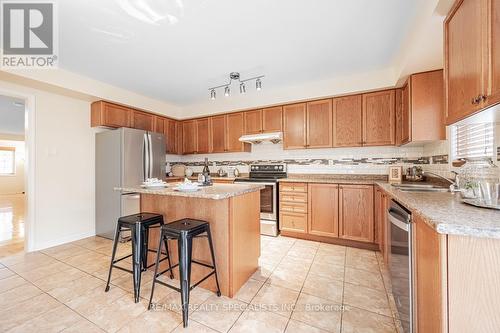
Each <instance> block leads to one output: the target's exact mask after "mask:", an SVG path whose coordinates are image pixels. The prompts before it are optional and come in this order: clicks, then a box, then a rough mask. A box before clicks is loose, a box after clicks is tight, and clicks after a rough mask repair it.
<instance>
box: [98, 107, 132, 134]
mask: <svg viewBox="0 0 500 333" xmlns="http://www.w3.org/2000/svg"><path fill="white" fill-rule="evenodd" d="M131 124H132V109H130V108H127V107H124V106H120V105H116V104H112V103H108V102H105V101H98V102H94V103H92V105H91V107H90V125H91V127H97V126H104V127H112V128H119V127H131Z"/></svg>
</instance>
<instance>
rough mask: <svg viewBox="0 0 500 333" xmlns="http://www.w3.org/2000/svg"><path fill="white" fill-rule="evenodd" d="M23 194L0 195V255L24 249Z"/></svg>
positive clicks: (11, 253)
mask: <svg viewBox="0 0 500 333" xmlns="http://www.w3.org/2000/svg"><path fill="white" fill-rule="evenodd" d="M25 206H26V205H25V195H24V194H2V195H0V257H2V256H8V255H13V254H16V253H20V252H22V251H23V250H24V217H25V214H26V213H25Z"/></svg>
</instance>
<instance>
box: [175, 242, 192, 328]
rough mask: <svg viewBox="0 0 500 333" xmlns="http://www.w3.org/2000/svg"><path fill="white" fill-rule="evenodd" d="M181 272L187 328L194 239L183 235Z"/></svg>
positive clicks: (183, 323) (180, 253) (180, 259)
mask: <svg viewBox="0 0 500 333" xmlns="http://www.w3.org/2000/svg"><path fill="white" fill-rule="evenodd" d="M178 248H179V272H180V282H181V301H182V325H183V326H184V327H187V324H188V315H189V288H190V285H191V254H192V249H193V239H192V238H191V237H187V235H186V234H181V236H180V237H179V244H178Z"/></svg>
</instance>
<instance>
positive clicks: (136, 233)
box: [131, 223, 142, 303]
mask: <svg viewBox="0 0 500 333" xmlns="http://www.w3.org/2000/svg"><path fill="white" fill-rule="evenodd" d="M131 230H132V258H133V263H132V266H133V267H132V272H133V275H134V300H135V302H136V303H138V302H139V293H140V289H141V262H142V260H141V259H142V251H141V250H142V240H141V238H142V237H141V236H142V233H141V225H140V223H136V224H135V226H134V227H133V228H131Z"/></svg>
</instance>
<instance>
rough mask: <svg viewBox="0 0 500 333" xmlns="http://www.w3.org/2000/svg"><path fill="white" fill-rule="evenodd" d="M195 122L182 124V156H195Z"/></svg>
mask: <svg viewBox="0 0 500 333" xmlns="http://www.w3.org/2000/svg"><path fill="white" fill-rule="evenodd" d="M196 129H197V126H196V120H186V121H183V122H182V152H183V154H195V153H196V151H197V149H198V145H197V130H196Z"/></svg>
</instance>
